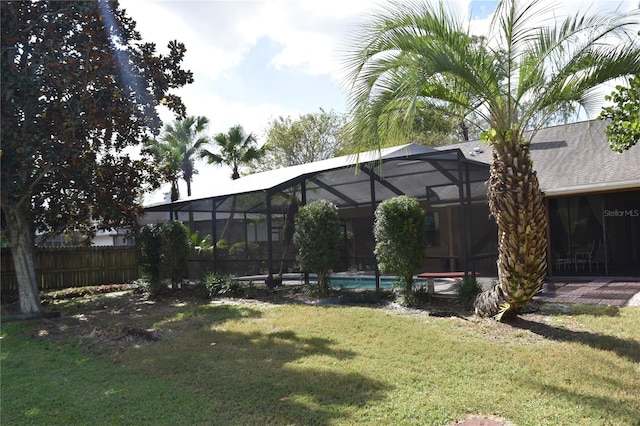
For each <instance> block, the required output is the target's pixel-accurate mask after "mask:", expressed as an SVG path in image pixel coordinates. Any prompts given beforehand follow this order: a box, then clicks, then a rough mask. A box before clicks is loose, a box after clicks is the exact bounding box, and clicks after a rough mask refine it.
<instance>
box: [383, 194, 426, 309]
mask: <svg viewBox="0 0 640 426" xmlns="http://www.w3.org/2000/svg"><path fill="white" fill-rule="evenodd" d="M373 235H374V237H375V240H376V247H375V250H374V253H375V255H376V259H377V261H378V266H379V268H380V269H381V270H382V271H383V272H390V273H393V274H395V275H397V276H398V277H400V279H401V282H402V285H403V286H404V291H403V293H404V297H405V301H406V302H407V303H408V304H412V296H413V271H414V270H415V269H416V268H418V267H419V266H420V264H421V263H422V261H423V260H424V258H425V249H426V248H427V239H426V235H427V220H426V215H425V212H424V210H423V209H422V207H421V206H420V203H419V202H418V200H417V199H416V198H413V197H408V196H406V195H401V196H398V197H393V198H388V199H386V200H384V201H383V202H381V203H380V204H379V205H378V207H377V208H376V211H375V221H374V224H373Z"/></svg>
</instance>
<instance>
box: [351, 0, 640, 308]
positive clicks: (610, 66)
mask: <svg viewBox="0 0 640 426" xmlns="http://www.w3.org/2000/svg"><path fill="white" fill-rule="evenodd" d="M553 16H554V7H553V6H551V5H549V4H545V3H544V2H541V1H539V0H529V1H520V0H501V1H500V2H499V4H498V6H497V10H496V12H495V15H494V17H493V19H492V22H491V24H490V27H489V32H488V34H487V36H486V38H474V37H472V36H471V35H470V33H469V31H468V28H469V26H468V25H467V24H466V23H465V22H464V21H463V19H461V17H460V14H456V13H454V11H452V10H451V9H447V8H446V7H445V5H444V4H443V3H440V4H438V5H432V4H430V3H428V2H426V1H424V2H418V1H414V2H411V3H407V4H403V5H397V4H393V5H389V6H388V7H387V8H386V9H383V10H382V11H381V12H378V13H377V14H375V15H373V16H372V18H371V20H370V21H369V22H368V23H367V24H365V25H363V26H362V27H361V29H360V30H359V31H358V32H357V33H356V34H355V37H354V39H353V43H354V48H353V51H352V53H350V54H349V55H348V57H347V67H348V70H349V77H348V81H349V84H350V88H351V94H350V107H351V112H352V114H353V122H352V124H351V127H350V130H351V136H352V137H353V138H354V139H355V140H356V142H357V141H360V143H364V142H365V141H367V140H373V141H375V142H376V143H377V144H378V145H379V146H382V144H385V143H393V142H399V141H403V139H402V138H403V137H404V135H406V134H408V133H409V132H410V130H411V128H412V124H413V119H414V117H415V116H416V110H417V109H418V108H420V107H422V106H425V105H427V106H431V107H433V108H438V109H441V110H442V111H446V112H448V113H451V112H455V111H461V110H462V111H465V112H466V113H471V112H474V113H475V114H478V115H479V116H480V117H482V119H483V121H484V122H485V124H486V125H487V127H488V128H489V130H488V131H485V132H484V133H483V140H485V141H486V142H487V143H488V144H490V145H491V146H492V147H493V160H492V164H491V168H490V179H489V182H488V183H489V190H488V191H489V208H490V211H491V214H492V215H493V217H494V218H495V220H496V221H497V224H498V234H499V235H498V245H499V250H498V275H499V282H498V284H497V285H496V286H495V287H494V288H493V289H492V290H491V291H490V293H488V294H485V295H484V296H485V297H483V298H480V299H479V300H489V301H490V302H491V303H488V304H487V305H486V306H479V305H478V304H476V311H477V312H478V313H479V314H481V315H487V316H488V315H495V314H497V313H498V312H499V311H502V312H503V313H504V312H506V311H510V310H512V311H516V312H517V310H518V309H520V308H522V307H523V306H524V305H525V304H526V303H527V302H528V301H529V300H530V299H531V298H532V297H533V295H534V294H535V293H536V292H537V291H538V290H539V289H540V288H541V286H542V281H543V279H544V277H545V273H546V247H547V239H546V229H547V220H546V215H545V208H544V204H543V200H542V196H541V192H540V188H539V184H538V178H537V176H536V172H535V171H534V169H533V164H532V161H531V157H530V153H529V143H530V138H531V137H532V136H533V134H534V133H535V131H536V130H538V129H540V128H541V127H544V126H545V125H546V124H548V122H549V120H550V119H551V118H552V117H554V115H555V114H557V113H558V111H565V112H567V111H569V112H573V111H578V110H580V109H584V110H586V111H587V112H592V113H594V112H595V113H597V111H595V109H594V108H595V107H596V106H598V105H599V104H600V101H601V100H603V99H602V98H601V96H599V95H598V93H597V91H595V90H594V88H596V86H598V85H600V84H601V83H605V82H610V81H611V80H613V79H616V78H619V77H626V76H628V75H630V74H636V73H638V72H640V43H638V37H637V35H636V34H635V33H634V32H633V31H632V30H633V26H634V25H635V24H637V22H638V17H639V13H638V12H637V11H636V12H631V13H628V14H623V13H619V12H603V11H599V12H598V13H596V14H588V13H578V14H576V15H575V16H571V17H567V18H566V19H564V20H562V21H561V22H558V21H556V20H555V19H553ZM461 118H463V117H461ZM525 131H531V133H528V135H529V136H528V137H525ZM504 301H506V304H505V303H504Z"/></svg>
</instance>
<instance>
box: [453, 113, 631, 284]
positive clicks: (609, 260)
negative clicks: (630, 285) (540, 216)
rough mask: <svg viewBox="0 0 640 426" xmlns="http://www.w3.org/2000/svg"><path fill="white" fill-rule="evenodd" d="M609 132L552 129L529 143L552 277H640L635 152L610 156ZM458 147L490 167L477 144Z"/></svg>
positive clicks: (486, 151) (587, 125)
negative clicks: (546, 222) (543, 213)
mask: <svg viewBox="0 0 640 426" xmlns="http://www.w3.org/2000/svg"><path fill="white" fill-rule="evenodd" d="M606 125H607V123H606V122H603V121H601V120H594V121H583V122H577V123H573V124H566V125H560V126H554V127H549V128H546V129H542V130H540V131H539V132H538V133H537V134H536V135H535V136H534V138H533V141H532V144H531V157H532V159H533V165H534V169H535V170H536V172H537V174H538V179H539V181H540V189H541V190H542V192H543V194H544V199H545V203H546V206H547V211H548V215H549V231H548V238H549V249H548V260H549V262H548V264H549V269H548V273H549V275H585V276H607V275H618V276H633V277H640V146H637V145H636V146H634V147H632V148H631V149H629V150H628V151H625V152H622V153H617V152H614V151H612V150H611V149H610V148H609V145H608V143H607V139H606V134H605V128H606ZM455 146H456V147H458V148H460V149H461V150H462V152H464V153H465V155H466V156H467V158H472V159H475V160H476V161H481V162H484V163H486V164H489V163H490V161H491V155H492V154H491V149H490V148H487V147H486V146H481V145H480V144H479V143H478V142H469V143H464V144H459V145H455ZM478 147H481V149H480V150H478V149H476V150H475V151H474V148H478ZM444 148H445V149H446V148H451V147H444ZM478 151H482V152H478Z"/></svg>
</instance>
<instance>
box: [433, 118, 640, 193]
mask: <svg viewBox="0 0 640 426" xmlns="http://www.w3.org/2000/svg"><path fill="white" fill-rule="evenodd" d="M606 126H607V122H604V121H601V120H592V121H581V122H577V123H572V124H565V125H559V126H553V127H548V128H545V129H541V130H539V131H538V132H537V133H536V134H535V136H534V137H533V140H532V141H531V158H532V159H533V167H534V170H536V172H537V174H538V180H539V181H540V189H541V190H542V191H543V192H544V194H545V195H546V196H556V195H572V194H579V193H588V192H599V191H606V190H616V189H628V188H638V189H640V146H638V145H636V146H633V147H631V149H629V150H627V151H624V152H622V153H617V152H615V151H613V150H611V148H610V147H609V144H608V142H607V137H606V134H605V128H606ZM451 148H459V149H460V150H462V152H463V153H464V154H465V156H466V157H467V158H469V159H473V160H476V161H481V162H484V163H487V164H489V163H490V162H491V159H492V149H491V148H490V147H488V146H487V145H485V144H483V143H482V142H479V141H470V142H465V143H461V144H455V145H447V146H443V147H440V149H451Z"/></svg>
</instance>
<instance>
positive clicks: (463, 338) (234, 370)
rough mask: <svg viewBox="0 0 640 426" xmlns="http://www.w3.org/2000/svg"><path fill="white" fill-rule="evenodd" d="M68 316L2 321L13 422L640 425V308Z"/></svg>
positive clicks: (5, 417) (133, 305)
mask: <svg viewBox="0 0 640 426" xmlns="http://www.w3.org/2000/svg"><path fill="white" fill-rule="evenodd" d="M58 307H59V309H60V310H61V312H62V316H61V318H59V319H52V320H51V319H50V320H42V321H31V322H22V323H5V324H2V340H1V345H2V347H1V349H2V358H1V362H2V365H1V366H2V372H1V373H2V376H1V379H2V383H1V384H2V388H1V390H2V406H1V409H2V414H1V419H0V422H1V424H2V425H26V424H65V425H69V424H95V425H98V424H135V425H140V424H153V425H163V424H166V425H178V424H181V425H182V424H184V425H186V424H220V425H236V424H241V425H247V424H249V425H263V424H293V425H309V424H319V425H324V424H359V425H360V424H371V425H380V424H416V425H425V424H428V425H432V424H434V425H438V424H441V425H447V424H452V423H453V422H455V421H459V420H462V419H465V418H467V417H468V416H470V415H485V416H490V417H497V418H501V419H503V420H506V421H508V422H510V423H512V424H516V425H540V424H542V425H603V424H611V425H633V424H636V425H637V424H638V421H639V419H640V308H638V307H634V308H632V307H629V308H622V309H617V308H612V307H605V306H601V307H596V306H592V307H584V306H573V307H571V309H572V311H571V312H570V313H565V312H560V311H557V310H555V309H553V306H546V307H544V308H543V311H541V312H537V313H534V314H526V315H522V316H521V317H519V318H517V319H513V320H511V322H509V323H507V324H504V323H497V322H495V321H493V320H480V319H476V318H473V317H471V316H467V317H465V316H453V317H436V316H430V315H428V314H427V313H426V312H424V311H413V310H405V309H399V308H394V307H378V308H374V307H358V306H326V305H324V306H309V305H302V304H269V303H263V302H257V301H253V302H251V301H247V302H232V301H217V302H213V303H207V302H204V301H197V300H196V299H166V300H164V301H161V302H156V303H151V302H149V301H144V300H141V299H140V296H135V295H132V294H131V293H125V292H120V293H117V294H112V295H98V296H95V295H94V296H91V297H88V298H84V299H80V300H77V299H76V300H72V301H67V302H60V304H59V305H58ZM149 330H151V331H149Z"/></svg>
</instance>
